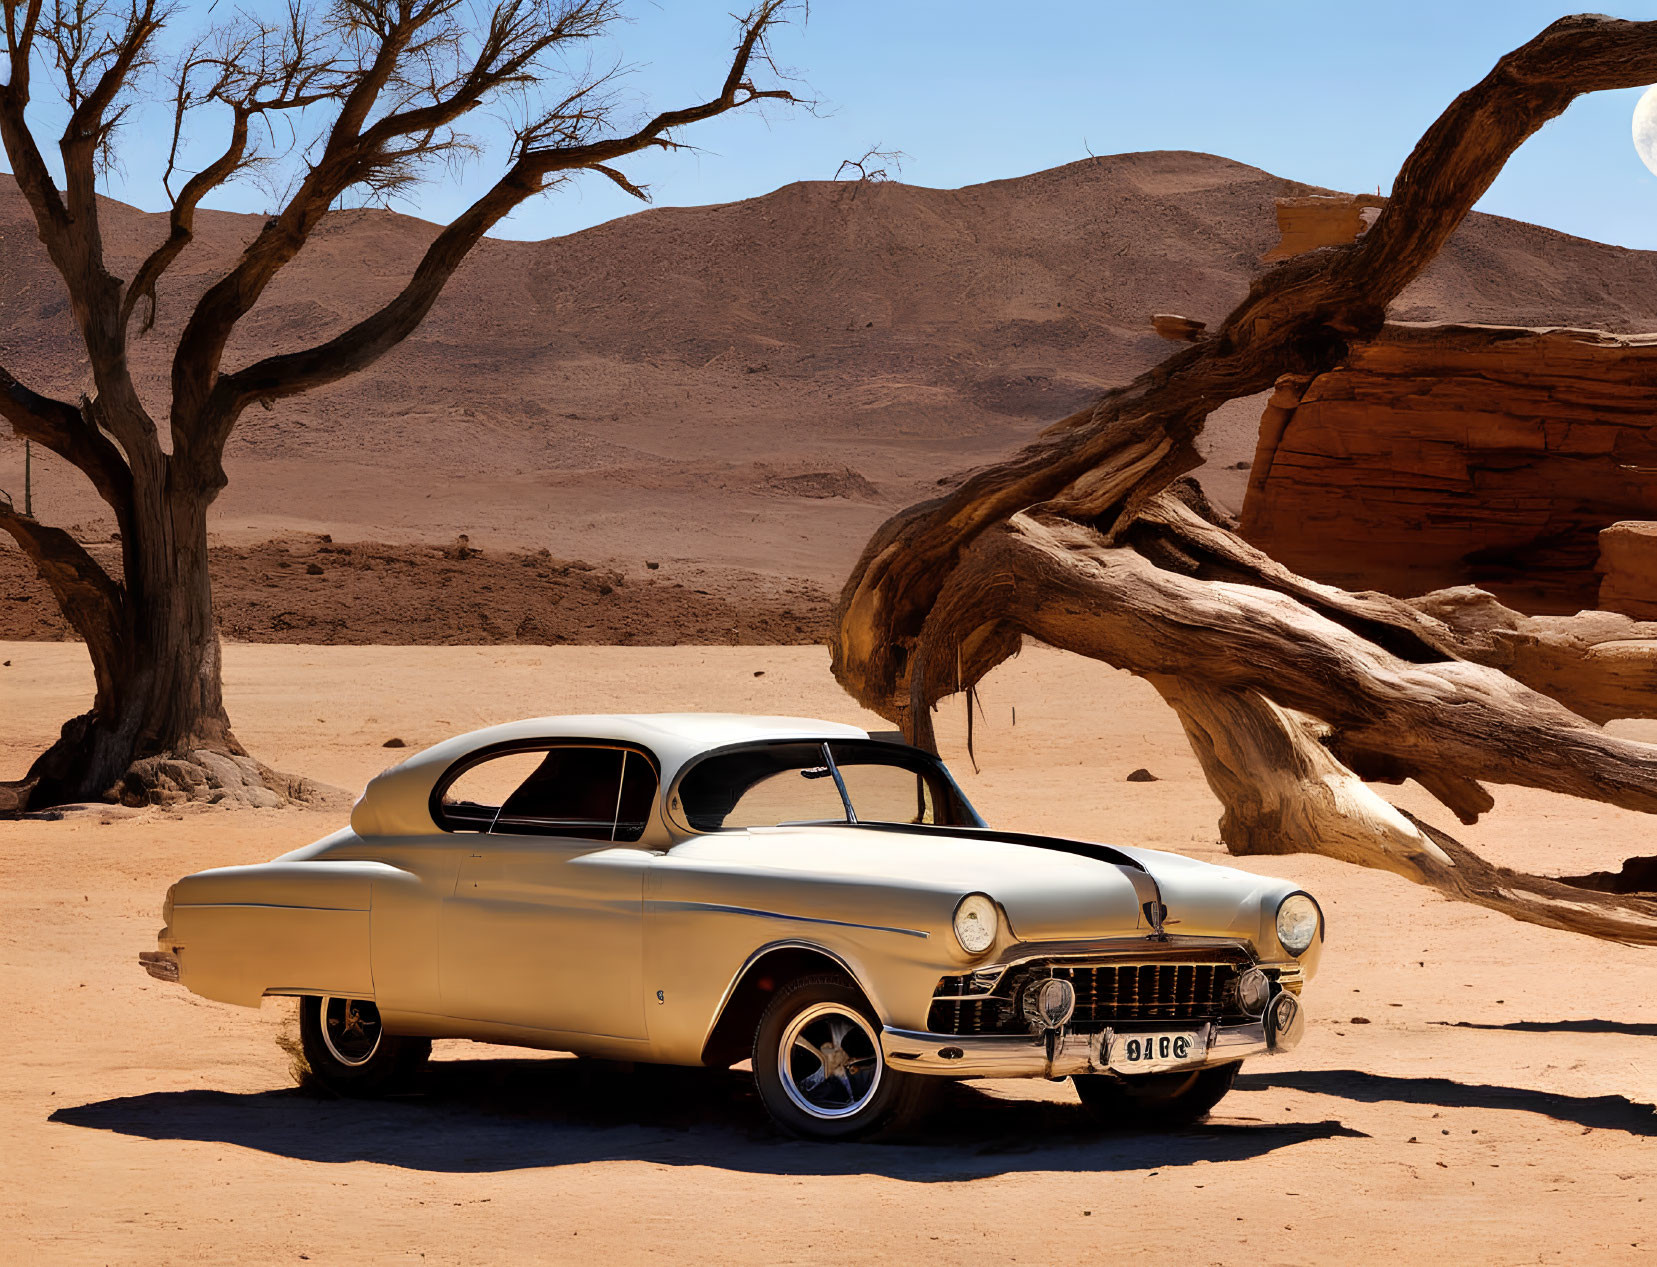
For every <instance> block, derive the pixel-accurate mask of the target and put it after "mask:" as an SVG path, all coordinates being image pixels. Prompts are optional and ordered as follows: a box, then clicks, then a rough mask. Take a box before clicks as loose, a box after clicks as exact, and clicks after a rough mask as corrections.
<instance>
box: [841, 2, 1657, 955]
mask: <svg viewBox="0 0 1657 1267" xmlns="http://www.w3.org/2000/svg"><path fill="white" fill-rule="evenodd" d="M1653 80H1657V23H1631V22H1623V21H1616V20H1612V19H1609V18H1599V17H1574V18H1565V19H1562V20H1560V21H1559V22H1556V23H1554V24H1553V25H1552V26H1550V27H1548V28H1547V30H1545V31H1543V32H1542V33H1541V34H1540V35H1538V36H1537V37H1536V38H1535V39H1533V40H1532V41H1530V42H1529V43H1528V44H1526V45H1524V46H1523V47H1521V48H1519V49H1517V50H1515V51H1514V52H1512V53H1510V54H1508V55H1507V56H1506V57H1504V58H1502V59H1501V61H1500V62H1499V63H1498V64H1497V66H1496V67H1495V69H1494V70H1492V72H1491V73H1490V75H1488V76H1487V77H1486V78H1485V79H1484V80H1483V81H1482V82H1481V83H1479V84H1478V85H1476V86H1475V87H1473V88H1471V89H1469V90H1468V91H1467V92H1465V93H1463V94H1462V95H1461V96H1460V97H1459V98H1457V99H1456V101H1455V102H1454V103H1453V104H1452V105H1451V107H1450V108H1449V109H1448V110H1447V111H1446V112H1445V114H1444V115H1443V116H1442V117H1441V118H1440V119H1439V120H1438V121H1437V122H1436V123H1435V124H1434V125H1433V127H1432V128H1431V129H1429V130H1428V132H1427V133H1426V135H1425V136H1423V137H1422V139H1421V141H1420V143H1419V144H1418V145H1417V146H1416V149H1415V151H1414V152H1413V153H1412V154H1411V155H1410V158H1409V159H1408V161H1407V162H1406V163H1405V165H1404V167H1403V169H1402V170H1401V171H1400V173H1399V176H1398V179H1397V181H1396V182H1395V185H1394V192H1393V195H1392V197H1391V198H1390V199H1389V200H1388V201H1387V203H1386V206H1385V207H1384V208H1383V209H1382V210H1381V213H1380V215H1379V216H1378V217H1377V218H1376V220H1375V223H1374V225H1373V227H1372V228H1371V229H1370V230H1369V231H1368V233H1367V234H1365V235H1364V236H1362V237H1361V238H1359V239H1358V240H1357V241H1355V242H1352V243H1351V244H1349V245H1336V246H1331V247H1325V248H1321V249H1318V250H1314V251H1311V252H1309V253H1306V254H1302V255H1299V256H1296V257H1294V258H1292V259H1289V260H1287V261H1286V262H1284V263H1282V264H1279V265H1278V266H1277V267H1276V268H1274V269H1272V270H1271V271H1270V272H1268V273H1266V274H1265V275H1263V276H1262V277H1261V278H1259V279H1258V280H1257V281H1256V282H1255V283H1254V285H1253V286H1252V287H1251V288H1250V291H1249V294H1248V296H1247V297H1246V298H1245V299H1244V300H1243V302H1242V303H1241V304H1240V305H1239V306H1238V307H1237V308H1236V309H1235V310H1234V311H1233V312H1232V313H1231V314H1230V315H1229V316H1227V317H1226V319H1225V321H1224V322H1223V323H1222V324H1221V326H1220V327H1219V329H1218V330H1217V331H1215V332H1214V333H1213V335H1212V336H1205V335H1204V333H1203V330H1202V328H1201V327H1199V326H1198V325H1197V324H1196V323H1191V328H1190V329H1189V330H1188V331H1187V332H1186V333H1185V334H1184V336H1183V337H1186V338H1189V339H1193V340H1195V341H1194V342H1192V343H1191V344H1190V345H1189V346H1187V347H1185V348H1183V349H1182V350H1180V351H1178V352H1176V353H1175V354H1174V355H1172V356H1170V357H1169V358H1168V359H1167V360H1165V361H1164V362H1162V363H1161V364H1160V365H1158V366H1156V367H1155V368H1153V369H1151V370H1149V371H1148V372H1146V373H1145V374H1142V375H1140V376H1139V377H1138V378H1137V379H1135V380H1134V381H1133V382H1132V383H1130V384H1128V385H1126V386H1125V387H1122V388H1120V389H1118V390H1116V391H1114V392H1111V393H1109V394H1108V395H1106V396H1105V397H1104V398H1103V399H1102V400H1100V401H1099V402H1098V404H1096V405H1095V406H1093V407H1092V408H1090V409H1087V410H1084V411H1082V412H1080V413H1078V414H1075V415H1073V416H1072V417H1070V418H1067V419H1065V420H1064V421H1062V422H1060V423H1058V424H1057V425H1055V426H1054V427H1052V428H1050V429H1049V431H1048V432H1046V433H1045V434H1044V435H1043V436H1042V437H1041V438H1040V439H1038V440H1037V441H1036V442H1035V443H1034V444H1032V445H1030V446H1029V447H1027V448H1026V449H1024V450H1023V451H1022V452H1020V453H1018V454H1016V455H1014V456H1013V457H1011V458H1009V459H1008V460H1006V461H1004V462H1001V463H998V464H996V465H993V466H990V467H985V468H982V469H980V470H977V471H974V472H971V473H970V474H968V475H967V476H966V477H965V478H963V479H962V480H961V481H960V482H959V483H958V484H957V485H956V486H955V487H954V489H953V491H951V492H950V493H949V494H947V495H946V496H944V497H941V498H938V499H935V500H933V501H929V502H925V503H922V504H920V505H917V506H913V507H911V508H909V509H908V510H906V511H903V512H901V513H900V514H898V515H896V516H894V517H893V518H892V519H891V520H889V521H888V522H887V523H886V524H885V525H883V526H882V527H881V528H880V529H879V530H878V531H877V532H876V534H875V535H874V537H873V539H872V540H871V541H870V543H869V545H868V546H867V547H866V549H865V550H864V553H863V556H862V557H861V558H860V560H859V561H858V564H857V566H856V568H855V569H854V571H853V573H852V575H851V577H850V578H849V579H848V581H847V583H846V586H845V588H844V590H843V591H842V594H841V597H840V602H839V606H838V609H837V615H838V628H837V631H836V634H835V636H834V638H833V639H832V640H831V649H832V651H833V665H834V671H835V673H836V676H837V677H838V678H839V680H840V681H841V683H842V684H843V685H844V686H845V687H846V688H847V690H849V691H850V692H851V693H852V694H853V695H854V696H856V697H857V698H858V699H859V700H860V701H862V702H863V703H864V704H865V705H867V706H868V707H870V708H872V709H874V710H875V711H877V712H880V713H882V714H883V715H884V716H886V717H888V718H891V719H892V720H894V721H897V722H898V723H899V724H901V725H903V726H904V727H905V729H906V730H907V731H908V732H909V733H910V734H911V735H912V736H913V737H914V738H915V739H916V740H917V741H918V742H922V743H929V742H930V741H931V722H930V714H931V709H932V707H933V706H934V705H935V704H936V703H937V701H938V700H939V699H940V698H942V697H943V696H945V695H947V694H950V693H952V692H956V691H960V690H963V689H966V688H969V687H970V686H972V685H973V684H974V683H975V682H977V681H978V680H979V679H980V678H982V677H983V675H984V674H986V673H987V672H989V671H990V670H991V669H992V668H993V667H994V666H995V665H997V664H999V663H1000V662H1001V661H1003V660H1005V659H1006V658H1007V657H1008V656H1010V655H1013V654H1015V653H1016V652H1017V650H1018V648H1019V646H1020V645H1021V643H1022V640H1023V639H1024V638H1025V637H1026V636H1029V637H1035V638H1039V639H1041V640H1042V641H1044V642H1048V643H1051V644H1052V645H1055V646H1059V647H1063V648H1066V649H1069V650H1074V651H1076V652H1078V653H1080V654H1084V655H1089V656H1092V657H1094V658H1097V659H1101V660H1104V661H1106V662H1108V663H1111V664H1114V665H1117V666H1119V667H1122V668H1126V669H1130V670H1131V671H1133V672H1135V673H1138V674H1141V675H1143V676H1145V677H1146V678H1148V679H1149V680H1151V681H1152V682H1153V683H1155V684H1156V685H1157V686H1158V689H1159V690H1161V691H1162V693H1163V695H1164V697H1165V698H1167V699H1168V701H1169V703H1170V704H1171V705H1173V706H1174V707H1175V708H1176V710H1177V711H1179V713H1180V716H1181V718H1182V720H1183V721H1184V723H1185V726H1186V730H1187V734H1188V735H1189V736H1190V737H1191V739H1192V743H1193V746H1194V747H1195V749H1196V750H1197V753H1198V756H1199V758H1201V759H1202V761H1203V764H1204V768H1205V770H1206V771H1207V774H1208V778H1209V782H1210V785H1211V786H1212V787H1213V789H1214V791H1215V792H1216V794H1217V795H1218V796H1219V797H1220V799H1221V802H1222V804H1223V805H1224V807H1225V817H1224V818H1223V819H1222V831H1223V833H1224V836H1225V839H1226V842H1227V844H1228V846H1229V847H1230V848H1231V849H1233V850H1234V851H1235V852H1239V853H1248V852H1283V851H1286V850H1287V851H1295V850H1304V851H1309V852H1317V853H1324V854H1327V855H1329V856H1333V857H1338V858H1343V859H1345V860H1347V861H1352V862H1358V863H1361V864H1364V865H1369V866H1382V867H1386V868H1387V869H1389V870H1393V871H1396V872H1397V873H1399V874H1402V875H1406V876H1408V877H1409V878H1411V879H1413V880H1417V881H1419V882H1422V883H1426V884H1430V885H1432V886H1433V887H1435V888H1438V889H1440V890H1441V891H1443V892H1445V893H1447V894H1449V895H1451V896H1453V897H1457V898H1461V899H1464V900H1470V901H1477V902H1480V903H1482V904H1484V905H1487V906H1492V907H1494V908H1496V909H1500V910H1503V911H1505V912H1506V913H1508V914H1511V915H1514V916H1516V917H1518V918H1522V919H1527V920H1531V921H1532V922H1536V923H1541V924H1546V925H1549V926H1552V927H1559V928H1569V929H1572V930H1574V931H1578V932H1583V933H1588V934H1590V935H1593V936H1599V937H1608V938H1613V939H1616V940H1624V941H1632V942H1641V943H1652V942H1657V898H1653V897H1646V896H1641V895H1639V894H1628V893H1607V892H1604V891H1602V890H1601V889H1598V888H1595V889H1589V888H1587V887H1585V886H1579V885H1571V884H1568V883H1566V882H1564V881H1557V880H1548V879H1545V878H1543V877H1539V876H1520V875H1515V874H1513V873H1508V872H1502V871H1498V870H1497V869H1495V868H1492V867H1490V866H1488V865H1487V864H1485V863H1483V862H1482V860H1480V859H1478V858H1477V857H1476V856H1475V855H1473V854H1472V853H1471V852H1469V851H1468V850H1466V849H1465V848H1464V847H1463V846H1461V845H1459V844H1458V843H1457V842H1455V841H1454V840H1453V839H1451V838H1450V837H1448V836H1446V835H1445V834H1443V833H1442V832H1439V831H1437V830H1436V829H1434V828H1431V827H1428V826H1426V825H1425V824H1421V823H1417V822H1415V821H1414V820H1412V819H1410V818H1408V817H1407V816H1406V815H1403V814H1402V813H1401V812H1399V811H1397V810H1395V809H1393V808H1392V807H1391V806H1390V805H1388V804H1387V803H1386V802H1385V801H1383V800H1382V799H1381V798H1379V797H1378V796H1376V795H1375V794H1374V793H1373V792H1371V791H1370V790H1369V789H1368V788H1367V787H1366V786H1365V784H1364V782H1363V780H1364V779H1365V778H1368V779H1380V780H1401V779H1404V778H1414V779H1416V780H1418V781H1419V782H1421V783H1422V785H1423V786H1425V787H1426V788H1427V789H1428V790H1429V791H1431V792H1432V793H1433V794H1434V795H1435V796H1437V797H1438V798H1439V799H1440V800H1441V801H1442V802H1444V803H1445V804H1446V805H1447V806H1449V807H1450V808H1451V809H1452V810H1453V811H1454V812H1455V813H1456V814H1457V816H1458V817H1459V818H1460V819H1462V821H1464V822H1472V821H1476V819H1477V817H1478V816H1479V815H1480V814H1481V813H1483V812H1485V811H1486V810H1488V809H1489V808H1490V807H1491V805H1492V804H1493V803H1494V802H1493V799H1492V797H1491V794H1490V792H1489V791H1488V790H1487V788H1486V787H1485V786H1484V785H1485V784H1486V783H1496V784H1500V783H1512V784H1519V785H1525V786H1532V787H1541V788H1548V789H1551V790H1556V791H1562V792H1567V793H1570V794H1572V795H1576V796H1581V797H1586V798H1589V799H1593V800H1598V801H1603V802H1606V803H1609V804H1614V805H1619V806H1623V807H1625V808H1628V809H1633V810H1637V811H1641V812H1647V813H1657V747H1653V746H1651V745H1645V744H1640V743H1636V742H1633V741H1631V740H1626V739H1620V738H1617V737H1614V736H1611V735H1608V734H1606V733H1605V731H1604V730H1603V729H1601V727H1600V725H1599V724H1598V723H1599V722H1601V721H1603V720H1605V719H1607V718H1610V717H1618V716H1650V715H1653V711H1654V709H1657V693H1653V692H1652V691H1651V689H1650V688H1651V686H1652V684H1653V681H1654V680H1657V628H1654V627H1653V626H1651V625H1643V626H1642V625H1639V624H1637V622H1633V621H1627V620H1624V619H1623V618H1620V617H1614V616H1609V615H1607V614H1603V613H1601V614H1593V615H1590V616H1586V617H1579V618H1574V619H1565V618H1555V619H1554V620H1553V621H1552V622H1551V623H1544V622H1543V620H1542V619H1541V618H1525V617H1521V616H1519V615H1518V614H1517V613H1513V612H1510V611H1508V610H1507V609H1505V608H1503V607H1501V606H1500V605H1499V604H1497V603H1496V602H1495V601H1494V600H1493V599H1491V598H1490V597H1489V596H1488V595H1483V594H1480V593H1478V592H1477V591H1468V590H1453V591H1444V592H1440V593H1437V594H1434V595H1429V596H1427V597H1425V598H1423V599H1420V600H1417V601H1415V602H1406V601H1403V600H1400V599H1396V598H1390V597H1387V596H1385V595H1376V594H1351V593H1347V592H1345V591H1342V590H1339V589H1335V588H1332V587H1329V586H1323V585H1318V584H1315V583H1313V582H1311V581H1308V580H1306V579H1305V578H1303V577H1299V576H1297V575H1295V574H1294V573H1292V572H1290V571H1288V569H1286V568H1283V567H1281V566H1280V565H1278V564H1276V563H1274V562H1273V561H1272V560H1271V559H1269V558H1268V557H1266V556H1265V555H1263V554H1261V553H1260V552H1259V551H1256V550H1253V549H1252V548H1251V547H1249V546H1248V545H1247V544H1246V543H1244V542H1243V541H1241V540H1240V539H1239V538H1237V537H1235V536H1233V535H1232V534H1231V533H1229V532H1227V531H1226V530H1224V529H1223V528H1221V527H1219V526H1217V525H1215V524H1212V523H1209V522H1207V521H1206V520H1205V519H1203V518H1202V517H1201V516H1199V515H1198V514H1196V513H1194V512H1193V511H1191V510H1190V509H1188V508H1187V507H1185V506H1183V505H1182V504H1181V503H1180V502H1179V501H1178V499H1176V498H1174V497H1171V496H1169V495H1168V494H1167V491H1166V490H1168V489H1169V487H1170V485H1171V484H1173V482H1174V481H1175V480H1176V479H1178V477H1179V476H1181V475H1182V474H1183V473H1185V472H1187V471H1189V470H1191V469H1193V468H1194V467H1195V466H1196V465H1197V463H1198V457H1197V453H1196V449H1195V444H1194V441H1195V438H1196V436H1197V435H1198V433H1199V432H1200V430H1201V428H1202V425H1203V422H1204V420H1205V419H1206V418H1207V416H1208V414H1209V413H1210V412H1211V411H1212V410H1213V409H1215V408H1216V407H1218V406H1219V405H1220V404H1222V403H1224V402H1225V401H1227V400H1231V399H1234V398H1236V397H1238V396H1244V395H1250V394H1253V393H1256V392H1260V391H1264V390H1266V389H1268V388H1270V387H1272V386H1273V384H1274V383H1276V381H1277V380H1278V379H1279V378H1280V377H1281V376H1283V375H1285V374H1290V375H1299V376H1310V375H1314V374H1318V373H1321V372H1323V371H1325V370H1327V369H1329V368H1331V367H1333V366H1334V365H1337V364H1339V363H1340V361H1341V359H1342V358H1343V357H1344V356H1345V355H1346V353H1347V350H1348V348H1349V347H1350V346H1351V344H1352V343H1353V342H1354V341H1359V340H1363V339H1367V338H1371V337H1373V336H1374V335H1376V334H1377V333H1378V332H1379V331H1380V330H1381V328H1382V325H1383V323H1384V316H1385V310H1386V305H1387V304H1388V303H1389V302H1390V301H1391V300H1392V299H1393V298H1395V297H1396V296H1397V295H1398V293H1399V292H1400V291H1401V290H1402V289H1403V288H1404V287H1405V286H1406V285H1407V284H1408V283H1409V282H1410V281H1411V280H1412V279H1413V278H1414V277H1415V276H1416V275H1417V274H1418V273H1419V272H1420V270H1421V269H1422V268H1423V267H1425V265H1426V264H1427V263H1428V262H1429V261H1430V260H1431V259H1432V258H1433V256H1434V255H1435V254H1436V253H1437V251H1438V250H1439V249H1440V247H1442V245H1443V244H1444V242H1445V241H1446V240H1448V238H1449V236H1450V234H1451V233H1452V232H1454V230H1455V228H1456V226H1457V225H1458V224H1459V223H1460V222H1461V220H1462V218H1463V217H1464V216H1465V215H1466V213H1467V212H1468V210H1469V209H1470V208H1471V207H1472V205H1473V204H1474V203H1475V202H1476V201H1477V199H1478V198H1479V196H1480V195H1481V194H1482V193H1483V192H1484V190H1485V188H1486V187H1487V186H1488V185H1489V183H1490V182H1491V180H1493V179H1494V178H1495V176H1496V174H1497V173H1498V172H1499V171H1500V170H1501V168H1502V165H1503V164H1504V163H1505V162H1506V160H1507V158H1508V156H1509V155H1510V154H1511V153H1512V152H1513V150H1514V149H1516V148H1517V147H1518V145H1519V144H1520V143H1521V142H1522V141H1523V140H1524V139H1525V138H1526V137H1527V136H1529V135H1530V134H1531V133H1532V132H1534V131H1535V130H1536V129H1537V128H1538V127H1540V126H1541V125H1542V124H1543V123H1544V122H1546V121H1547V120H1548V119H1550V118H1552V117H1554V116H1555V115H1557V114H1558V113H1560V111H1562V110H1563V109H1564V108H1565V107H1566V105H1568V104H1569V103H1570V101H1571V100H1572V99H1574V98H1575V97H1576V96H1577V95H1579V94H1580V93H1582V92H1587V91H1594V90H1599V89H1607V88H1615V87H1627V86H1636V85H1640V84H1645V83H1649V82H1652V81H1653ZM1165 321H1166V318H1165Z"/></svg>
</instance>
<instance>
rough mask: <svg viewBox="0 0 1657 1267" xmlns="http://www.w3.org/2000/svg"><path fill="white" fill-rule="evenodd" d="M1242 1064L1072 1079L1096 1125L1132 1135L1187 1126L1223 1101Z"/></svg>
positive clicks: (1238, 1062)
mask: <svg viewBox="0 0 1657 1267" xmlns="http://www.w3.org/2000/svg"><path fill="white" fill-rule="evenodd" d="M1242 1067H1243V1062H1242V1061H1240V1060H1239V1061H1234V1062H1233V1063H1231V1064H1229V1065H1215V1066H1213V1067H1211V1068H1208V1069H1193V1070H1190V1071H1189V1072H1184V1073H1148V1074H1140V1075H1137V1076H1134V1077H1127V1078H1118V1077H1114V1076H1112V1075H1109V1074H1077V1075H1076V1076H1075V1077H1074V1078H1072V1079H1071V1081H1072V1082H1074V1083H1075V1084H1076V1094H1077V1095H1079V1096H1081V1098H1082V1103H1083V1104H1085V1105H1086V1106H1087V1107H1088V1110H1089V1111H1090V1112H1091V1113H1092V1114H1093V1116H1094V1117H1096V1118H1098V1119H1099V1122H1100V1124H1101V1125H1104V1126H1117V1127H1124V1128H1134V1129H1138V1130H1168V1129H1171V1128H1173V1127H1177V1126H1189V1125H1190V1124H1191V1123H1192V1122H1195V1121H1197V1120H1198V1119H1199V1118H1202V1117H1204V1116H1206V1115H1207V1114H1208V1112H1209V1110H1211V1109H1212V1108H1213V1107H1214V1106H1215V1105H1216V1104H1218V1103H1219V1102H1220V1101H1221V1100H1222V1099H1224V1098H1225V1094H1226V1092H1227V1091H1230V1090H1231V1084H1232V1083H1233V1082H1235V1081H1236V1080H1237V1071H1238V1070H1239V1069H1241V1068H1242Z"/></svg>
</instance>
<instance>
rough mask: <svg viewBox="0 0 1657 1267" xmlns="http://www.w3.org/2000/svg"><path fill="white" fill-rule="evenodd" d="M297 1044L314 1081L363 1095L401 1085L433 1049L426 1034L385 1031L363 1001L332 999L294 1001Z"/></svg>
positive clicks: (375, 1010)
mask: <svg viewBox="0 0 1657 1267" xmlns="http://www.w3.org/2000/svg"><path fill="white" fill-rule="evenodd" d="M299 1045H300V1047H301V1049H302V1050H303V1051H304V1053H305V1063H306V1064H307V1065H309V1066H310V1071H311V1073H312V1074H313V1075H315V1077H316V1079H317V1081H318V1082H320V1083H322V1085H323V1086H325V1087H327V1088H328V1089H329V1090H330V1091H333V1092H336V1093H337V1094H339V1095H349V1096H357V1097H364V1098H368V1097H373V1096H378V1095H385V1094H387V1093H389V1092H392V1091H396V1090H398V1089H400V1088H402V1087H404V1086H406V1085H407V1084H408V1082H409V1080H410V1078H411V1077H412V1076H413V1074H414V1073H415V1071H416V1070H418V1069H419V1068H420V1066H421V1065H423V1064H424V1063H425V1062H426V1057H428V1056H430V1055H431V1050H432V1045H431V1039H429V1038H402V1037H399V1036H398V1035H395V1034H387V1033H386V1032H385V1027H384V1026H383V1025H382V1024H381V1023H380V1009H379V1008H377V1007H375V1006H374V1004H372V1003H370V1002H368V1001H367V1000H366V999H342V998H337V997H324V998H315V997H307V998H302V999H300V1000H299Z"/></svg>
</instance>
